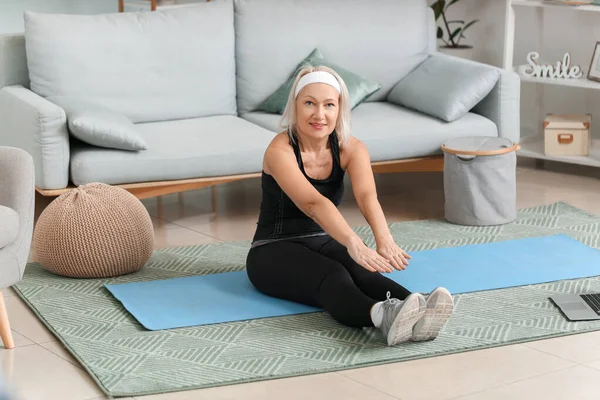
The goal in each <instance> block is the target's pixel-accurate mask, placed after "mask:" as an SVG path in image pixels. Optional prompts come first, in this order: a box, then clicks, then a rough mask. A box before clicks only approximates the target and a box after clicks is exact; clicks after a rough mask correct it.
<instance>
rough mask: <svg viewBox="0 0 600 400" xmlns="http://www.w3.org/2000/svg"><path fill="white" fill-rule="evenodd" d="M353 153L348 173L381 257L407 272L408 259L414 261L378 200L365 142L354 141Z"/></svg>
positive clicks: (351, 146) (357, 201) (352, 144)
mask: <svg viewBox="0 0 600 400" xmlns="http://www.w3.org/2000/svg"><path fill="white" fill-rule="evenodd" d="M349 150H350V152H349V153H350V155H349V161H348V167H347V170H348V174H349V175H350V181H351V182H352V191H353V193H354V198H355V199H356V203H357V204H358V207H359V208H360V211H361V213H362V215H363V216H364V217H365V219H366V220H367V222H368V224H369V225H370V226H371V229H372V230H373V236H374V238H375V243H376V244H377V249H378V251H379V252H380V254H381V253H382V254H383V255H384V256H385V257H386V259H388V260H390V262H391V263H392V265H394V267H396V268H400V269H404V268H402V265H403V266H406V265H407V264H408V262H407V261H406V258H410V256H408V254H406V253H405V252H404V251H403V250H402V249H400V248H399V247H398V246H397V245H396V244H395V243H394V238H393V237H392V233H391V232H390V229H389V227H388V224H387V221H386V219H385V215H384V214H383V210H382V208H381V204H379V200H378V199H377V189H376V186H375V178H374V176H373V170H372V168H371V157H370V156H369V151H368V150H367V147H366V146H365V145H364V143H363V142H361V141H360V140H358V139H356V138H352V143H351V145H350V146H349ZM394 260H396V261H397V262H398V265H395V264H394V262H393V261H394ZM401 264H402V265H401Z"/></svg>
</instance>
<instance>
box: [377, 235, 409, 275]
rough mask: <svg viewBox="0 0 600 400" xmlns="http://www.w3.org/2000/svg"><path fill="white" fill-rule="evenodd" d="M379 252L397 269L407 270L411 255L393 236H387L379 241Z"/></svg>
mask: <svg viewBox="0 0 600 400" xmlns="http://www.w3.org/2000/svg"><path fill="white" fill-rule="evenodd" d="M377 253H378V254H380V255H381V256H382V257H383V258H385V259H386V260H387V262H388V263H389V264H391V265H392V266H393V267H394V268H396V269H397V270H399V271H401V270H405V269H406V267H407V266H408V261H407V260H409V259H410V258H411V256H409V255H408V254H407V253H406V252H405V251H404V250H402V249H401V248H400V247H398V245H397V244H396V243H395V242H394V239H393V238H391V237H390V238H387V239H384V240H381V241H378V242H377Z"/></svg>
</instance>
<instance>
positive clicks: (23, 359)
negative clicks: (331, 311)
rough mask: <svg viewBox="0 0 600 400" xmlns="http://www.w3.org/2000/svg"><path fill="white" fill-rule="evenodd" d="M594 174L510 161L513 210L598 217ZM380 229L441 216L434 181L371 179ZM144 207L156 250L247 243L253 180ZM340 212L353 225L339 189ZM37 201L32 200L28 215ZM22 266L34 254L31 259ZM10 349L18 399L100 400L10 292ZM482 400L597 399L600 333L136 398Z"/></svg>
mask: <svg viewBox="0 0 600 400" xmlns="http://www.w3.org/2000/svg"><path fill="white" fill-rule="evenodd" d="M599 177H600V170H598V169H587V168H579V167H574V166H569V165H560V164H550V165H546V167H545V168H544V169H536V168H535V167H534V165H533V163H531V162H527V161H525V162H520V166H519V169H518V206H519V208H521V207H529V206H535V205H542V204H549V203H552V202H555V201H564V202H567V203H569V204H571V205H574V206H576V207H580V208H583V209H585V210H587V211H590V212H593V213H597V214H600V179H598V178H599ZM377 185H378V191H379V195H380V202H381V204H382V206H383V208H384V211H385V213H386V215H387V217H388V221H389V222H395V221H406V220H416V219H429V218H441V217H443V207H444V204H443V181H442V175H441V173H421V174H389V175H382V176H378V177H377ZM216 190H217V199H218V201H217V210H216V211H215V210H213V209H212V206H211V189H206V190H199V191H195V192H187V193H185V194H183V195H177V194H176V195H169V196H165V197H163V198H158V199H157V198H155V199H148V200H144V201H143V203H144V204H145V205H146V207H147V209H148V211H149V212H150V214H151V215H152V217H153V221H154V225H155V232H156V247H157V248H160V247H167V246H181V245H192V244H198V243H207V242H215V241H227V240H239V239H250V238H251V237H252V234H253V230H254V224H255V222H256V218H257V212H258V208H259V205H260V185H259V181H258V180H251V181H246V182H238V183H232V184H226V185H223V186H220V187H218V188H217V189H216ZM346 197H347V198H346V200H345V201H344V203H343V205H342V206H341V211H342V213H343V215H344V216H345V217H346V218H347V219H348V221H349V223H350V224H351V225H352V226H356V225H363V224H365V220H364V219H363V217H362V215H361V213H360V211H359V210H358V208H357V206H356V205H355V203H354V201H353V199H352V195H351V190H350V188H348V191H347V196H346ZM44 202H46V203H47V200H44V199H40V198H38V208H39V210H41V209H42V208H43V204H44ZM32 259H35V255H34V254H32ZM5 294H6V296H8V297H7V299H6V303H7V307H8V313H9V316H10V320H11V323H12V329H13V332H14V335H15V341H16V346H17V347H16V348H15V349H14V350H10V351H7V350H0V362H1V367H2V373H3V375H4V377H5V378H7V379H8V381H9V383H10V387H11V388H12V389H13V391H15V392H17V393H18V399H20V400H45V399H53V400H54V399H56V400H84V399H104V398H105V397H103V394H102V392H101V391H100V390H99V389H98V388H97V386H96V384H95V383H94V382H93V381H92V379H91V378H90V377H89V376H88V374H87V373H86V372H85V371H84V370H83V369H82V368H81V367H80V366H79V365H78V363H77V362H76V361H75V360H73V359H72V358H71V357H70V356H69V354H68V353H67V352H66V351H65V350H64V349H63V348H62V346H61V344H60V343H59V342H57V341H56V338H55V337H54V336H52V335H51V334H50V333H49V332H48V331H47V330H46V328H45V327H44V326H43V325H42V324H41V323H40V322H39V321H38V320H37V318H36V317H35V316H34V315H33V313H32V312H31V311H30V310H29V309H28V308H27V307H26V306H25V305H24V304H23V302H22V301H21V300H20V299H19V298H18V296H16V295H15V294H14V292H12V291H11V290H10V289H9V290H7V291H5ZM282 398H285V399H288V400H292V399H294V400H295V399H327V400H333V399H344V400H346V399H348V400H349V399H370V400H392V399H402V400H426V399H434V400H444V399H460V400H492V399H502V400H504V399H511V400H513V399H514V400H518V399H545V400H553V399H561V400H563V399H564V400H567V399H568V400H575V399H579V400H583V399H598V398H600V332H595V333H588V334H581V335H575V336H569V337H561V338H557V339H550V340H544V341H538V342H532V343H527V344H519V345H511V346H504V347H497V348H492V349H488V350H482V351H473V352H467V353H460V354H455V355H449V356H442V357H435V358H429V359H422V360H415V361H409V362H403V363H397V364H388V365H382V366H376V367H370V368H362V369H355V370H349V371H344V372H339V373H328V374H322V375H312V376H304V377H297V378H290V379H279V380H273V381H264V382H258V383H252V384H243V385H235V386H228V387H221V388H211V389H206V390H200V391H187V392H177V393H172V394H164V395H156V396H145V397H138V399H144V400H150V399H152V400H154V399H163V400H167V399H169V400H184V399H195V400H196V399H199V400H200V399H215V400H216V399H249V400H252V399H263V400H265V399H266V400H268V399H273V400H279V399H282Z"/></svg>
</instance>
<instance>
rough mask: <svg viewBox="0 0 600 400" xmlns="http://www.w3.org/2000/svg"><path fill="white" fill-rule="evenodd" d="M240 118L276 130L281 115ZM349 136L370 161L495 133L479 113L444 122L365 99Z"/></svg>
mask: <svg viewBox="0 0 600 400" xmlns="http://www.w3.org/2000/svg"><path fill="white" fill-rule="evenodd" d="M242 118H244V119H246V120H248V121H250V122H252V123H255V124H257V125H260V126H261V127H263V128H265V129H269V130H271V131H274V132H280V131H281V128H280V127H279V122H280V119H281V116H279V115H277V114H269V113H264V112H252V113H247V114H243V115H242ZM351 123H352V135H353V136H355V137H357V138H358V139H360V140H362V141H363V142H364V143H365V145H366V146H367V148H368V149H369V152H370V155H371V161H385V160H396V159H401V158H410V157H423V156H429V155H436V154H441V149H440V146H441V145H442V143H443V142H445V141H446V140H448V139H450V138H454V137H463V136H493V137H496V136H498V130H497V129H496V125H495V124H494V123H493V122H492V121H490V120H489V119H487V118H485V117H482V116H481V115H479V114H475V113H467V114H466V115H464V116H463V117H462V118H460V119H458V120H456V121H454V122H444V121H441V120H439V119H437V118H434V117H431V116H428V115H425V114H421V113H419V112H417V111H413V110H410V109H407V108H404V107H401V106H397V105H395V104H391V103H386V102H377V103H375V102H365V103H363V104H361V105H359V106H358V107H356V108H355V109H354V111H353V112H352V121H351Z"/></svg>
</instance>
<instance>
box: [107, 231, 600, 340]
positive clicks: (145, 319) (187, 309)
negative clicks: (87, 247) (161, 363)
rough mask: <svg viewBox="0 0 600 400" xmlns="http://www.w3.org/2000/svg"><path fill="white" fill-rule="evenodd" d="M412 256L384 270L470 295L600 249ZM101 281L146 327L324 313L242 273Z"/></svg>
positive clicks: (563, 273)
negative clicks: (263, 288) (259, 286)
mask: <svg viewBox="0 0 600 400" xmlns="http://www.w3.org/2000/svg"><path fill="white" fill-rule="evenodd" d="M410 255H411V256H412V260H410V264H409V266H408V268H407V269H406V270H404V271H394V272H392V273H390V274H386V276H387V277H389V278H390V279H392V280H394V281H396V282H398V283H400V284H402V285H403V286H405V287H406V288H408V289H409V290H410V291H413V292H425V293H426V292H430V291H431V290H432V289H434V288H435V287H436V286H444V287H446V288H447V289H448V290H450V292H451V293H467V292H474V291H481V290H490V289H499V288H506V287H512V286H522V285H529V284H536V283H544V282H552V281H557V280H563V279H575V278H583V277H589V276H596V275H600V251H598V250H596V249H593V248H591V247H588V246H586V245H584V244H583V243H581V242H579V241H577V240H575V239H572V238H570V237H569V236H566V235H562V234H559V235H552V236H545V237H536V238H527V239H518V240H508V241H503V242H494V243H485V244H474V245H466V246H459V247H447V248H439V249H434V250H424V251H417V252H411V253H410ZM282 267H285V266H282ZM105 286H106V288H107V289H108V290H109V291H110V292H111V293H112V294H113V296H114V297H115V298H117V299H118V300H119V301H120V302H121V303H122V304H123V305H124V307H125V308H126V309H127V310H128V311H129V312H130V313H131V314H132V315H133V316H134V317H135V318H136V319H137V320H138V321H139V322H140V323H141V324H142V325H143V326H144V327H145V328H147V329H149V330H158V329H170V328H180V327H186V326H196V325H206V324H214V323H221V322H232V321H241V320H248V319H255V318H265V317H275V316H282V315H292V314H301V313H308V312H315V311H321V309H318V308H314V307H308V306H304V305H302V304H296V303H293V302H289V301H286V300H281V299H275V298H271V297H268V296H265V295H263V294H262V293H260V292H258V291H257V290H256V289H255V288H254V287H253V286H252V284H251V283H250V281H249V280H248V278H247V275H246V272H245V271H240V272H228V273H222V274H213V275H201V276H191V277H184V278H174V279H167V280H157V281H150V282H135V283H126V284H117V285H105Z"/></svg>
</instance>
